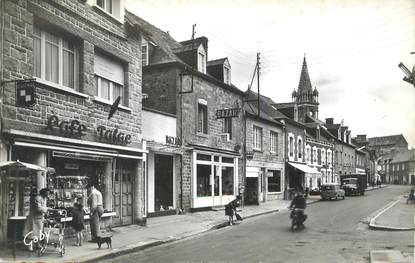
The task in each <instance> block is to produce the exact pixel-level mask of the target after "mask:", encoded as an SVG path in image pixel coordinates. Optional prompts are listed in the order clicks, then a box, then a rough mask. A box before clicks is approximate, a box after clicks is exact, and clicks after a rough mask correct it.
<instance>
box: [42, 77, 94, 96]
mask: <svg viewBox="0 0 415 263" xmlns="http://www.w3.org/2000/svg"><path fill="white" fill-rule="evenodd" d="M34 78H35V79H36V82H37V83H39V84H42V85H46V86H48V87H51V88H54V89H57V90H60V91H64V92H67V93H71V94H72V95H76V96H79V97H83V98H88V95H86V94H83V93H81V92H78V91H76V90H74V89H71V88H67V87H64V86H62V85H59V84H56V83H53V82H50V81H47V80H44V79H40V78H36V77H34Z"/></svg>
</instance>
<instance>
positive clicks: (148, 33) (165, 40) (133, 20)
mask: <svg viewBox="0 0 415 263" xmlns="http://www.w3.org/2000/svg"><path fill="white" fill-rule="evenodd" d="M125 16H126V23H127V24H128V25H130V26H132V27H135V28H136V29H137V30H138V31H140V32H141V33H143V34H144V35H145V37H146V38H148V39H149V40H151V41H153V42H154V43H156V44H157V48H159V49H161V51H162V52H163V53H164V54H165V56H159V57H160V60H159V61H157V62H156V63H152V65H156V64H165V63H171V62H178V63H180V64H182V65H184V66H186V67H188V68H192V67H191V66H190V65H188V64H187V63H185V62H184V61H183V60H181V59H180V58H179V57H178V56H177V55H176V53H179V52H181V51H183V50H186V49H188V48H189V47H190V49H191V43H192V42H194V43H196V45H194V47H195V48H196V47H197V46H198V45H199V44H203V45H205V48H207V42H208V39H207V38H206V37H198V38H196V39H194V40H187V41H182V42H180V43H179V42H177V41H176V40H175V39H173V38H172V37H171V36H170V35H169V34H168V33H166V32H164V31H163V30H161V29H159V28H157V27H156V26H154V25H152V24H150V23H149V22H147V21H145V20H144V19H142V18H140V17H138V16H137V15H135V14H133V13H131V12H129V11H128V10H127V11H126V15H125ZM194 73H195V74H199V75H200V74H201V75H204V77H205V78H207V79H209V80H210V81H214V82H215V83H217V84H220V85H221V86H222V87H224V86H226V87H225V88H227V89H229V90H231V91H233V92H236V93H238V94H241V95H242V94H244V92H243V91H241V90H240V89H239V88H238V87H236V86H234V85H233V84H230V85H228V84H225V83H224V82H221V81H220V80H218V79H216V78H214V77H212V76H211V75H209V74H203V73H199V72H198V71H197V70H195V69H194Z"/></svg>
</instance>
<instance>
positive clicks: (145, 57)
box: [141, 43, 149, 66]
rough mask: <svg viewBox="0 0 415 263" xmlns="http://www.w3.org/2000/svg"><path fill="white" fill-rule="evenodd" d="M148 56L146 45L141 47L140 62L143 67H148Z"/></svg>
mask: <svg viewBox="0 0 415 263" xmlns="http://www.w3.org/2000/svg"><path fill="white" fill-rule="evenodd" d="M148 60H149V55H148V44H147V43H146V44H143V45H141V61H142V65H143V66H147V65H148V62H149V61H148Z"/></svg>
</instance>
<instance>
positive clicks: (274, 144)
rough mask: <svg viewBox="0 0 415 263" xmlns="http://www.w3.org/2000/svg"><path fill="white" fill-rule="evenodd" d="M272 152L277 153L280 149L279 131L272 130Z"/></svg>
mask: <svg viewBox="0 0 415 263" xmlns="http://www.w3.org/2000/svg"><path fill="white" fill-rule="evenodd" d="M269 143H270V152H271V153H277V151H278V133H276V132H273V131H271V132H270V142H269Z"/></svg>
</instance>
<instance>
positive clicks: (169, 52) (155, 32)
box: [125, 10, 184, 64]
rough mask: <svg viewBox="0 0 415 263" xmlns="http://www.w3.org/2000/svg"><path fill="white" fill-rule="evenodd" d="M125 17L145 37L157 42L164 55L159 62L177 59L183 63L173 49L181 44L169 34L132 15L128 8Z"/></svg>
mask: <svg viewBox="0 0 415 263" xmlns="http://www.w3.org/2000/svg"><path fill="white" fill-rule="evenodd" d="M125 18H126V22H127V23H128V24H130V25H131V26H134V27H137V29H138V30H139V31H141V32H143V33H144V35H145V36H146V38H149V39H150V40H151V41H153V42H154V43H157V46H158V47H159V48H160V49H161V50H162V51H163V52H164V53H165V55H166V56H163V60H162V61H159V63H168V62H174V61H179V62H181V63H183V64H184V62H183V61H181V60H180V59H179V57H177V56H176V55H175V54H174V51H173V50H174V49H178V48H180V47H182V45H181V44H180V43H179V42H177V41H176V40H174V39H173V38H172V37H171V36H170V35H169V34H167V33H166V32H164V31H162V30H161V29H159V28H157V27H156V26H154V25H152V24H150V23H149V22H147V21H145V20H144V19H142V18H140V17H138V16H136V15H134V14H133V13H131V12H129V11H128V10H127V11H126V13H125Z"/></svg>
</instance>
